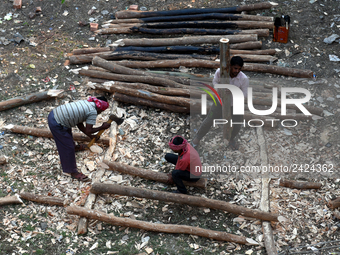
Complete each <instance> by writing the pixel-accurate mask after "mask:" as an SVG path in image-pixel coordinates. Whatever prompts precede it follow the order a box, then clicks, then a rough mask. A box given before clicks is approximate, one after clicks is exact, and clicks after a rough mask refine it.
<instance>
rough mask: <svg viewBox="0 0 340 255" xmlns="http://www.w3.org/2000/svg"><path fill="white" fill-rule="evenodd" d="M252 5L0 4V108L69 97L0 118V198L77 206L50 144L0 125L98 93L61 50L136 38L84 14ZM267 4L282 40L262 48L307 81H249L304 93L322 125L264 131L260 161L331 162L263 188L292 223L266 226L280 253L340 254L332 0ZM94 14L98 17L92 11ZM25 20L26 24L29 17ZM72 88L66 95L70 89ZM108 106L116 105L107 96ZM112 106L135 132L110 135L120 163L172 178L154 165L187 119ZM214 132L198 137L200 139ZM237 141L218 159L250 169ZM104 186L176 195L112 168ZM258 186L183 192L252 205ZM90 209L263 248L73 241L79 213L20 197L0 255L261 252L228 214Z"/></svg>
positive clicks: (2, 227) (338, 49) (108, 203)
mask: <svg viewBox="0 0 340 255" xmlns="http://www.w3.org/2000/svg"><path fill="white" fill-rule="evenodd" d="M256 2H257V1H254V0H250V1H244V2H239V1H208V0H190V1H174V0H163V1H161V0H156V1H148V0H147V1H130V0H129V1H121V0H113V1H109V0H106V1H105V0H98V1H97V0H74V1H72V0H66V1H65V3H64V4H61V1H59V0H58V1H55V0H44V1H42V0H23V7H22V9H19V10H14V9H13V2H12V1H9V0H4V1H2V5H1V9H0V42H1V43H0V60H1V61H0V101H5V100H7V99H10V98H13V97H17V96H24V95H27V94H30V93H33V92H38V91H40V90H45V89H52V88H54V89H56V88H57V89H64V90H65V91H66V94H67V96H66V97H65V98H63V99H53V100H49V101H42V102H39V103H34V104H30V105H25V106H21V107H17V108H14V109H9V110H6V111H1V112H0V156H2V155H5V156H7V157H8V160H9V163H8V164H6V165H3V166H0V197H5V196H7V195H13V194H15V193H20V192H22V191H28V192H32V193H37V194H41V195H53V196H59V197H65V198H67V199H70V200H72V201H74V202H75V203H76V202H79V201H81V200H82V197H83V196H84V193H86V192H87V191H88V189H89V184H83V183H78V182H76V181H72V180H70V179H69V178H68V177H65V176H63V175H61V169H60V164H59V160H58V153H57V151H56V148H55V144H54V141H53V140H51V139H45V138H37V137H33V136H29V135H20V134H15V133H11V132H9V131H7V130H6V129H4V128H3V126H5V125H8V124H15V125H23V126H30V127H38V128H46V127H47V115H48V113H49V112H50V111H51V109H53V108H54V107H56V106H57V105H60V104H63V103H65V102H69V101H73V100H79V99H84V98H86V97H87V96H89V95H97V94H96V92H95V91H93V90H90V89H89V88H88V87H87V86H86V81H85V79H84V78H83V77H81V76H80V75H77V74H75V73H74V72H72V71H71V70H73V69H76V68H79V67H81V66H66V67H65V66H64V62H65V60H66V59H67V54H68V53H70V52H71V51H72V50H73V49H77V48H85V47H100V46H105V45H107V44H108V43H110V42H114V41H115V40H117V39H121V38H138V37H145V35H138V34H132V35H102V36H95V37H94V34H93V33H92V32H90V29H89V27H88V26H79V25H78V23H79V21H82V22H83V23H89V22H90V20H89V19H90V18H93V19H94V21H97V22H98V23H99V24H102V23H103V22H104V21H106V20H109V19H112V16H113V15H114V13H115V12H116V11H120V10H124V9H126V8H127V7H128V6H130V5H131V4H138V6H139V7H146V8H147V10H154V11H155V10H172V9H182V8H209V7H222V6H235V5H239V4H250V3H256ZM276 2H277V3H278V6H277V7H274V8H273V9H272V10H263V11H258V12H256V14H260V15H264V16H274V17H277V16H280V15H282V14H284V15H286V14H287V15H289V16H290V17H291V26H290V31H289V42H288V43H287V44H280V43H274V42H272V32H271V34H270V36H269V37H268V38H261V40H262V41H263V47H262V48H263V49H269V48H271V49H272V48H275V49H277V50H278V53H277V54H276V55H277V57H278V58H279V60H278V62H277V63H273V64H274V65H276V64H277V65H281V66H282V65H283V66H287V67H293V68H300V69H309V70H312V71H313V72H314V74H315V75H316V78H315V79H297V78H291V77H283V76H279V75H271V74H260V73H252V72H246V74H247V75H248V76H249V77H250V81H251V83H259V82H263V83H265V82H274V83H278V84H280V85H282V86H287V87H303V88H306V89H308V90H309V91H310V92H311V94H312V99H311V100H310V102H309V105H312V106H316V107H320V108H322V109H323V110H324V116H323V118H322V119H319V120H312V121H308V122H301V123H300V125H299V126H298V127H297V128H296V129H289V130H287V129H285V128H283V127H280V128H278V129H275V130H272V129H269V130H267V129H266V130H265V131H264V132H265V138H266V142H267V153H268V155H269V162H270V163H271V164H278V165H280V164H281V165H282V164H292V163H293V164H298V165H302V164H317V163H318V164H322V165H327V166H330V165H332V166H333V169H334V172H335V173H334V174H332V175H330V176H327V177H323V178H321V179H320V178H319V179H317V178H316V177H315V176H313V175H307V176H302V178H301V180H308V181H313V180H316V181H320V182H321V183H322V184H323V186H322V188H321V189H320V190H303V191H301V190H296V189H295V190H294V189H293V190H289V189H283V188H282V187H280V186H279V185H278V180H273V181H272V183H271V185H272V188H271V193H270V194H271V197H272V200H271V203H272V204H271V206H272V207H271V209H272V211H273V212H277V213H280V214H281V215H283V216H285V217H286V218H288V219H289V222H287V223H283V224H281V223H280V224H278V223H275V224H274V223H273V224H272V227H273V230H274V240H275V241H276V246H277V248H278V250H279V253H280V254H296V253H297V252H299V254H309V253H316V254H340V249H339V247H340V237H339V234H340V232H339V228H340V222H339V219H337V218H336V217H335V216H334V210H330V209H329V208H328V207H327V203H328V202H329V200H331V199H333V198H335V197H338V196H340V192H339V184H340V177H339V175H338V173H337V171H338V166H339V152H338V151H339V147H340V139H339V137H340V134H339V128H338V126H339V125H338V124H339V114H340V111H339V101H338V99H339V98H340V80H339V77H340V61H331V60H330V55H336V56H337V57H339V58H340V39H339V38H340V37H339V38H338V39H336V40H335V41H334V42H333V43H331V44H327V43H325V42H324V39H325V38H327V37H329V36H331V35H333V34H338V35H339V36H340V31H339V29H340V11H339V10H340V8H339V7H340V1H339V0H332V1H331V0H328V1H327V0H323V1H321V0H316V1H314V0H294V1H282V0H279V1H276ZM37 7H41V10H42V11H41V12H38V13H36V12H35V10H36V8H37ZM91 9H94V10H95V11H94V12H93V13H92V14H91V15H89V11H90V10H91ZM10 13H11V14H10ZM30 15H33V16H34V17H31V18H30V17H29V16H30ZM18 34H19V35H18ZM21 37H22V38H21ZM18 38H19V40H18ZM20 38H21V39H20ZM14 39H17V41H15V40H14ZM93 39H94V40H93ZM172 71H178V69H173V70H172ZM190 72H192V73H202V72H203V73H204V74H205V75H206V76H209V75H212V74H213V73H214V70H209V69H206V70H202V69H196V68H191V69H190ZM70 85H73V86H74V87H75V90H70V88H71V87H72V86H70ZM107 96H110V95H109V94H107ZM110 102H111V103H112V102H113V100H112V98H111V99H110ZM118 107H120V108H122V109H124V110H125V111H126V112H127V118H131V119H135V120H136V121H137V123H138V127H136V126H132V125H130V126H129V125H128V124H125V125H123V126H122V128H121V129H122V132H125V134H124V135H122V134H120V135H118V142H117V150H116V151H117V153H116V157H117V161H118V162H123V163H127V164H131V165H135V166H138V167H144V168H150V169H160V171H164V172H169V171H170V169H171V167H170V166H168V165H167V164H165V163H164V160H162V157H163V155H164V153H166V152H169V150H168V148H166V143H167V141H168V140H169V139H170V137H172V136H173V135H174V134H176V132H177V134H186V135H189V134H190V127H189V122H190V121H189V119H190V116H189V115H184V114H174V113H170V112H163V111H160V110H155V109H152V108H148V107H140V106H131V105H128V104H120V103H119V104H118ZM107 116H108V115H107V114H106V115H105V114H103V115H102V116H101V117H99V118H98V122H99V123H100V122H102V121H104V120H105V119H107ZM183 123H184V124H183ZM177 127H179V129H178V128H177ZM176 128H177V129H176ZM174 130H175V131H174ZM211 136H212V135H210V136H208V138H207V139H206V140H204V142H205V143H206V144H208V141H209V140H208V139H209V138H210V137H211ZM240 144H241V147H240V150H239V151H238V152H232V151H226V152H221V153H220V154H218V156H223V158H225V159H227V160H230V161H231V162H233V164H235V165H243V164H252V163H253V164H254V165H255V164H256V163H258V162H259V146H258V136H257V134H256V131H255V130H254V129H250V128H245V129H244V130H242V132H241V134H240ZM219 149H220V148H219ZM210 152H211V151H210V149H209V148H206V149H202V151H200V153H202V155H203V157H204V158H209V156H210V154H209V153H210ZM223 153H224V154H223ZM101 157H102V155H100V156H97V155H94V154H93V153H90V152H84V153H80V154H77V162H78V165H79V168H80V169H81V170H82V171H83V170H84V171H88V169H89V165H91V164H92V165H94V166H95V167H97V166H98V165H99V161H100V158H101ZM120 178H121V179H120ZM103 179H104V180H109V181H113V182H114V183H122V184H124V185H125V184H126V185H131V186H136V187H144V188H151V189H157V190H166V191H171V190H172V189H173V188H171V187H169V186H167V185H162V184H157V183H154V182H151V181H146V180H142V179H140V178H132V177H130V176H125V175H123V176H121V175H119V174H117V173H114V172H113V171H107V173H106V175H105V176H104V177H103ZM117 180H118V181H117ZM260 188H261V180H260V179H251V178H239V177H237V176H236V177H235V176H231V177H226V176H224V177H214V178H211V179H210V180H209V185H208V189H207V190H206V191H202V190H198V189H191V190H190V192H191V193H192V194H193V195H199V196H205V197H208V198H213V199H221V200H225V201H231V202H233V203H236V204H240V205H244V206H247V207H249V208H254V209H255V208H258V206H259V201H260V199H261V196H260V195H261V194H260ZM95 209H98V210H102V211H105V212H107V213H113V214H114V215H116V216H125V217H130V218H136V219H139V220H144V221H149V222H154V223H155V222H156V223H172V224H184V225H192V226H199V227H201V228H207V229H212V230H217V231H227V232H229V233H233V234H238V235H242V236H246V237H249V238H252V239H254V240H256V241H257V242H259V243H260V245H259V246H254V247H253V246H245V245H238V244H233V243H228V242H221V241H213V240H210V239H206V238H202V237H197V236H189V235H179V234H163V233H154V232H147V231H140V230H138V229H129V228H121V227H118V226H111V225H109V224H104V223H101V222H98V221H90V226H89V233H88V234H86V235H84V236H77V234H76V227H77V221H78V218H77V217H76V216H70V215H67V214H66V212H65V209H64V208H60V207H57V206H45V205H40V204H37V203H33V202H29V201H25V205H8V206H2V207H1V208H0V254H220V255H223V254H266V251H265V248H264V243H263V235H262V230H261V225H260V223H259V222H258V221H256V220H244V219H240V218H239V217H237V216H235V215H232V214H229V213H226V212H220V211H217V210H209V209H207V208H195V207H190V206H187V205H185V206H178V205H176V204H174V203H165V202H157V201H149V200H146V199H137V198H127V197H119V196H108V195H101V196H99V198H98V200H97V202H96V206H95ZM294 252H295V253H294Z"/></svg>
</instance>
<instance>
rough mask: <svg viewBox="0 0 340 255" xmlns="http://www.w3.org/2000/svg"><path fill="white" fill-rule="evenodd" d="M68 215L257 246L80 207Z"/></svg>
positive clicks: (231, 236) (241, 239) (221, 235)
mask: <svg viewBox="0 0 340 255" xmlns="http://www.w3.org/2000/svg"><path fill="white" fill-rule="evenodd" d="M66 212H67V213H68V214H73V215H79V216H81V217H86V218H89V219H93V220H99V221H103V222H106V223H109V224H112V225H115V226H122V227H130V228H138V229H143V230H146V231H153V232H163V233H173V234H188V235H197V236H202V237H206V238H211V239H215V240H219V241H225V242H234V243H240V244H248V245H257V244H258V243H256V242H255V241H254V240H252V239H250V238H246V237H243V236H237V235H234V234H229V233H226V232H220V231H213V230H208V229H203V228H199V227H192V226H186V225H175V224H157V223H150V222H145V221H139V220H133V219H128V218H120V217H116V216H113V215H109V214H106V213H103V212H100V211H98V210H89V209H84V208H82V207H79V206H69V207H67V208H66Z"/></svg>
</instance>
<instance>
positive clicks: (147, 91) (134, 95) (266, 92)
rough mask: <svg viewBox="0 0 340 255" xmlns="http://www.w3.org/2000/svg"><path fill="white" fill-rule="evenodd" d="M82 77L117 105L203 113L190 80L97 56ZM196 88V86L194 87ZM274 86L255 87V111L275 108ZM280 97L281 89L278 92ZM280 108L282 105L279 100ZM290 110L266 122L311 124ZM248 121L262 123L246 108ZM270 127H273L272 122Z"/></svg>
mask: <svg viewBox="0 0 340 255" xmlns="http://www.w3.org/2000/svg"><path fill="white" fill-rule="evenodd" d="M79 73H80V74H81V75H84V76H88V77H90V78H89V80H90V81H91V82H89V83H88V84H89V86H90V87H91V88H92V89H97V90H101V91H105V92H109V93H114V98H115V100H117V101H120V102H124V103H130V104H137V105H146V106H149V107H154V108H158V109H163V110H167V111H172V112H179V113H190V112H191V113H199V112H200V109H201V100H200V96H201V91H200V90H199V89H197V88H196V86H200V87H202V86H203V85H202V84H200V82H198V81H193V80H190V79H187V78H182V77H175V76H167V75H159V74H154V73H151V72H145V71H140V70H135V69H131V68H128V67H124V66H121V65H118V64H117V63H115V62H113V61H107V60H105V59H102V58H100V57H98V56H96V57H94V58H93V61H92V66H89V67H86V68H82V69H81V70H80V71H79ZM195 85H196V86H195ZM272 88H273V85H260V86H259V85H257V84H254V85H253V90H254V92H253V105H254V106H256V109H260V108H261V107H266V106H269V107H270V106H272ZM278 90H279V93H280V88H278ZM278 104H279V105H280V104H281V102H280V100H278ZM305 107H306V108H307V110H308V111H309V112H311V113H312V114H315V115H322V112H323V110H322V109H321V108H317V107H312V106H305ZM287 108H288V109H291V110H290V112H289V113H288V115H285V116H281V115H280V114H279V111H280V109H277V111H278V112H274V113H273V114H271V115H270V116H264V117H263V120H265V119H266V120H267V119H281V118H283V117H284V118H285V119H289V118H290V119H296V120H308V119H311V118H312V116H306V115H304V114H299V113H296V111H298V110H299V109H298V108H297V107H296V106H295V105H287ZM245 109H246V113H245V119H246V121H247V120H249V119H261V116H256V117H255V116H254V115H252V114H251V113H250V112H249V111H247V110H248V107H247V105H245ZM268 124H270V125H272V123H271V122H269V123H268Z"/></svg>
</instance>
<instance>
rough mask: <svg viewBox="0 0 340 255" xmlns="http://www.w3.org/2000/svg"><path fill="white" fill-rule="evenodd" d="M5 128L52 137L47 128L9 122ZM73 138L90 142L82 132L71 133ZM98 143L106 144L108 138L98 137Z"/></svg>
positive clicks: (15, 131) (14, 131) (21, 132)
mask: <svg viewBox="0 0 340 255" xmlns="http://www.w3.org/2000/svg"><path fill="white" fill-rule="evenodd" d="M4 128H5V129H7V130H9V131H11V132H13V133H19V134H26V135H32V136H38V137H46V138H53V135H52V133H51V131H50V130H49V129H48V128H33V127H24V126H18V125H12V124H9V125H7V126H4ZM72 135H73V140H75V141H80V142H90V141H91V138H89V137H88V136H86V135H85V134H82V133H73V134H72ZM96 142H98V143H103V144H106V145H108V144H109V139H108V138H106V137H103V138H99V140H98V141H96Z"/></svg>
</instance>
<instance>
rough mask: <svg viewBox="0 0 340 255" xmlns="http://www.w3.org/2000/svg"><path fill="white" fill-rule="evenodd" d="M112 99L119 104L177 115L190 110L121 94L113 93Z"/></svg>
mask: <svg viewBox="0 0 340 255" xmlns="http://www.w3.org/2000/svg"><path fill="white" fill-rule="evenodd" d="M114 99H115V100H117V101H119V102H123V103H128V104H133V105H145V106H149V107H152V108H157V109H162V110H166V111H169V112H178V113H189V112H190V108H187V107H182V106H177V105H170V104H164V103H158V102H155V101H151V100H147V99H144V98H138V97H132V96H128V95H124V94H121V93H115V94H114Z"/></svg>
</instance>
